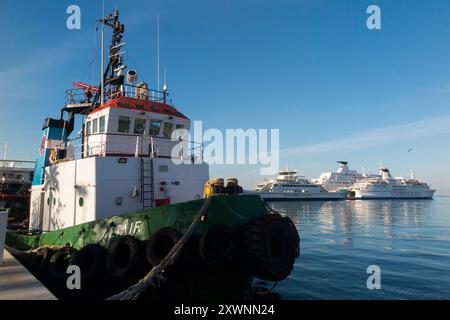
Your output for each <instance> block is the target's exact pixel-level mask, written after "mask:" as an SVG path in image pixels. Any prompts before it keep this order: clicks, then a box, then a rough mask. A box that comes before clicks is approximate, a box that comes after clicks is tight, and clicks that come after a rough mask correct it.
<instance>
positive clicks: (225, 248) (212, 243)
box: [199, 224, 238, 265]
mask: <svg viewBox="0 0 450 320" xmlns="http://www.w3.org/2000/svg"><path fill="white" fill-rule="evenodd" d="M237 243H238V238H237V235H236V232H235V230H234V229H233V228H231V227H228V226H226V225H223V224H217V225H214V226H212V227H211V228H209V229H208V230H206V231H205V232H204V233H203V234H202V236H201V238H200V243H199V252H200V257H201V259H202V261H203V262H204V263H206V264H208V265H218V264H224V263H229V262H231V261H233V259H234V258H235V255H236V252H237Z"/></svg>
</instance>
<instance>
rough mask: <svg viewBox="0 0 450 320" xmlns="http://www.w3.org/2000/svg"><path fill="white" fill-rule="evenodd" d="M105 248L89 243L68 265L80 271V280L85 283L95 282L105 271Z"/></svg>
mask: <svg viewBox="0 0 450 320" xmlns="http://www.w3.org/2000/svg"><path fill="white" fill-rule="evenodd" d="M105 261H106V248H105V247H103V246H101V245H99V244H96V243H91V244H88V245H86V246H84V247H83V248H81V250H80V251H78V252H77V253H76V254H75V256H74V257H73V259H72V260H71V261H70V265H76V266H78V267H79V268H80V270H81V278H82V279H83V280H86V281H90V280H96V279H97V277H99V276H103V275H104V273H105V269H106V267H105V266H106V263H105Z"/></svg>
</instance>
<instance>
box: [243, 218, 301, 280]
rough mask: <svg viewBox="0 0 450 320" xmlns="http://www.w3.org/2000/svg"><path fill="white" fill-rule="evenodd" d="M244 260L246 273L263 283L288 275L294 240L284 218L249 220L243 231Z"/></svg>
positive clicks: (293, 258) (291, 264)
mask: <svg viewBox="0 0 450 320" xmlns="http://www.w3.org/2000/svg"><path fill="white" fill-rule="evenodd" d="M243 240H244V257H245V259H246V261H247V265H248V267H249V271H250V272H251V273H252V274H254V275H255V276H256V277H258V278H260V279H262V280H266V281H281V280H284V279H286V278H287V276H289V274H290V273H291V271H292V269H293V267H294V262H295V258H296V254H297V251H296V245H295V243H296V240H295V238H294V235H293V233H292V229H291V227H290V226H289V223H288V222H287V220H286V219H284V218H282V217H281V216H280V215H278V214H269V215H265V216H263V217H260V218H257V219H254V220H252V221H250V223H249V224H248V225H247V227H246V229H245V231H244V236H243Z"/></svg>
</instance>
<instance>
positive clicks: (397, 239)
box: [257, 197, 450, 300]
mask: <svg viewBox="0 0 450 320" xmlns="http://www.w3.org/2000/svg"><path fill="white" fill-rule="evenodd" d="M270 205H271V206H272V207H273V208H274V209H275V210H276V211H278V212H280V213H281V214H283V215H287V216H289V217H290V218H291V219H292V220H293V221H294V223H295V225H296V227H297V230H298V232H299V234H300V238H301V242H300V249H301V252H300V256H299V257H298V258H297V260H296V262H295V267H294V270H293V272H292V274H291V275H290V276H289V278H287V280H285V281H282V282H280V283H278V284H277V286H276V287H275V289H273V292H274V293H276V294H278V295H280V296H281V299H289V300H292V299H295V300H297V299H302V300H309V299H332V300H336V299H345V300H348V299H358V300H359V299H363V300H366V299H377V300H378V299H379V300H383V299H395V300H397V299H450V197H435V198H434V199H433V200H347V201H326V202H320V201H310V202H309V201H301V202H274V203H271V204H270ZM257 285H262V286H269V287H270V286H271V284H270V283H264V282H261V281H259V283H258V281H257Z"/></svg>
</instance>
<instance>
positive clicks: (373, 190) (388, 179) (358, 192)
mask: <svg viewBox="0 0 450 320" xmlns="http://www.w3.org/2000/svg"><path fill="white" fill-rule="evenodd" d="M435 191H436V190H432V189H431V188H430V186H429V185H428V184H427V183H423V182H420V181H419V180H417V179H415V178H414V177H413V176H412V177H411V178H410V179H405V178H393V177H392V176H391V174H390V173H389V170H388V169H387V168H381V169H380V175H379V176H375V177H366V178H364V179H361V180H358V181H357V182H356V183H355V184H354V185H353V186H352V187H351V188H350V196H351V197H352V198H355V199H392V198H399V199H431V198H433V195H434V192H435Z"/></svg>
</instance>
